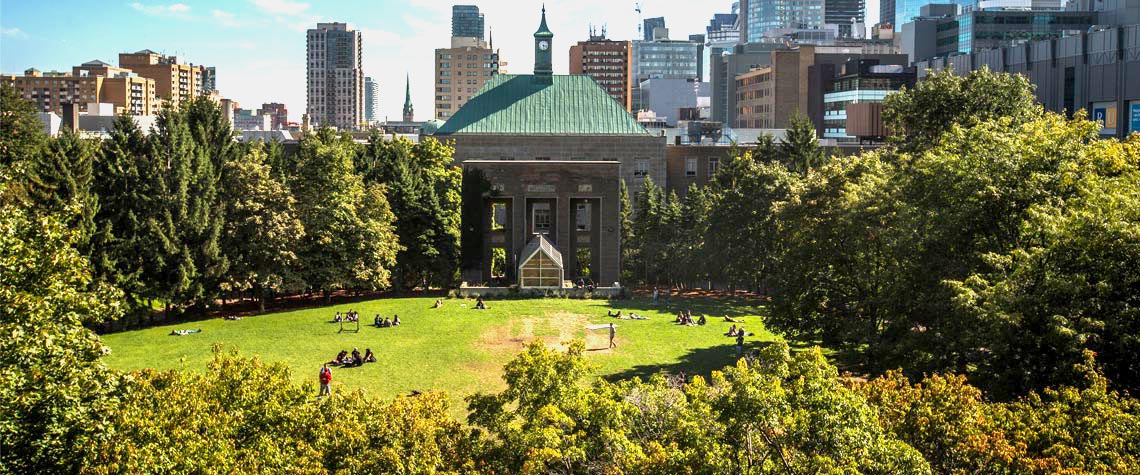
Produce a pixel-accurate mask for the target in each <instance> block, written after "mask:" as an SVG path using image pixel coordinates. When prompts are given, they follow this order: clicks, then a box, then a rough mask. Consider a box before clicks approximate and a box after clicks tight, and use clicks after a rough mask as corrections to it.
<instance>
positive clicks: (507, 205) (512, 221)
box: [463, 159, 621, 286]
mask: <svg viewBox="0 0 1140 475" xmlns="http://www.w3.org/2000/svg"><path fill="white" fill-rule="evenodd" d="M620 168H621V163H620V162H616V161H586V160H580V161H562V160H550V161H547V160H497V159H496V160H466V161H464V162H463V169H464V171H465V172H468V171H470V170H471V169H478V170H480V171H481V172H482V173H483V177H484V178H485V179H486V180H487V182H488V184H489V185H490V188H491V191H490V192H488V193H485V194H484V196H483V203H482V208H483V212H482V223H481V226H482V227H481V228H480V229H481V233H482V241H483V251H482V252H483V258H482V259H481V262H482V266H481V267H482V268H480V269H464V271H463V274H464V275H463V277H464V280H465V281H467V282H468V283H478V282H492V281H493V280H495V278H496V277H498V276H493V275H492V266H493V263H492V262H493V252H494V250H495V249H496V248H500V249H503V250H505V254H506V263H505V265H504V266H503V269H504V270H505V275H504V276H503V277H504V278H505V279H506V280H507V281H510V282H515V281H516V280H517V278H516V274H517V271H518V269H517V266H518V264H519V262H518V259H519V254H520V253H521V252H522V249H523V247H525V246H526V244H527V242H529V241H530V239H531V237H532V235H533V234H534V233H535V232H543V234H545V235H546V236H547V238H548V239H550V240H551V241H552V242H553V244H554V246H555V247H556V248H557V249H558V252H560V253H562V260H563V268H564V276H565V278H566V279H568V280H575V279H577V278H578V277H588V278H590V279H592V280H593V281H595V282H598V283H600V284H602V285H605V286H609V285H612V284H613V283H615V282H618V281H619V280H620V269H621V249H620V248H621V239H620V238H619V234H618V233H619V229H618V225H617V223H618V213H619V211H620V207H621V204H620V201H619V194H620V191H619V187H620V184H619V182H618V181H617V179H616V178H617V176H618V172H619V169H620ZM496 207H499V209H501V210H502V211H501V212H500V213H501V214H500V213H496ZM536 207H542V208H548V209H549V210H550V218H551V219H550V225H549V228H548V229H546V230H545V231H544V230H543V229H536V228H535V223H534V217H535V209H536ZM580 210H581V211H580ZM579 213H582V215H581V216H582V219H581V220H580V219H579ZM497 214H498V215H499V216H496V215H497ZM497 217H498V218H499V219H500V220H499V221H496V218H497ZM578 249H588V250H589V253H590V259H589V261H590V262H589V264H588V265H589V268H590V272H589V274H584V273H583V272H582V268H581V267H582V266H580V265H579V263H578V258H577V256H578V254H577V250H578Z"/></svg>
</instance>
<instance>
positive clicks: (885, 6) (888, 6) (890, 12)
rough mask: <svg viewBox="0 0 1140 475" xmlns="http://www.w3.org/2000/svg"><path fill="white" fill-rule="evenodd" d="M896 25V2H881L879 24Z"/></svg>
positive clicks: (893, 0)
mask: <svg viewBox="0 0 1140 475" xmlns="http://www.w3.org/2000/svg"><path fill="white" fill-rule="evenodd" d="M886 23H889V24H891V25H892V26H893V25H894V24H895V0H879V24H880V25H882V24H886Z"/></svg>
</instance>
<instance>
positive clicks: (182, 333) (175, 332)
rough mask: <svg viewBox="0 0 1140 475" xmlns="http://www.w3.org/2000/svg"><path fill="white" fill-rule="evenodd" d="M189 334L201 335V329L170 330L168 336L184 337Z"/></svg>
mask: <svg viewBox="0 0 1140 475" xmlns="http://www.w3.org/2000/svg"><path fill="white" fill-rule="evenodd" d="M191 333H202V329H197V330H172V331H171V332H170V336H186V335H189V334H191Z"/></svg>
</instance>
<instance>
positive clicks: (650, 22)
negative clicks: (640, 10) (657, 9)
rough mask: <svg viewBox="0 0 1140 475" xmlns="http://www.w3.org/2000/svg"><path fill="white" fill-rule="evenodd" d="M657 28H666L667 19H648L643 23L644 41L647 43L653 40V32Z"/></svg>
mask: <svg viewBox="0 0 1140 475" xmlns="http://www.w3.org/2000/svg"><path fill="white" fill-rule="evenodd" d="M657 28H665V17H657V18H646V19H645V20H644V21H643V22H642V33H644V35H642V36H643V37H642V39H643V40H645V41H652V40H653V30H655V29H657Z"/></svg>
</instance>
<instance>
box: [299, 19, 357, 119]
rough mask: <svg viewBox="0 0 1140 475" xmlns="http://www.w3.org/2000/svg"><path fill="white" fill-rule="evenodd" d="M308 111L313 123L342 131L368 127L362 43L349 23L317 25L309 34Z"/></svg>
mask: <svg viewBox="0 0 1140 475" xmlns="http://www.w3.org/2000/svg"><path fill="white" fill-rule="evenodd" d="M307 42H308V48H307V58H308V61H307V69H308V74H307V78H308V91H307V95H308V107H307V108H306V111H307V114H308V116H309V119H310V121H312V122H313V123H315V124H317V125H327V126H333V127H336V128H338V129H344V130H352V129H357V128H359V127H360V126H361V124H363V123H364V70H362V69H361V66H360V65H361V58H362V54H361V50H362V40H361V34H360V32H359V31H356V30H353V29H351V28H349V27H348V24H347V23H317V27H316V28H313V29H310V30H309V31H308V38H307Z"/></svg>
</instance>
